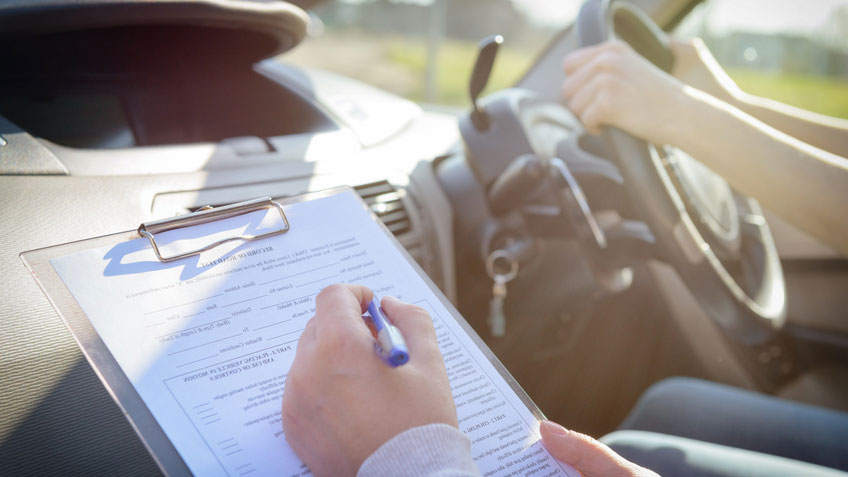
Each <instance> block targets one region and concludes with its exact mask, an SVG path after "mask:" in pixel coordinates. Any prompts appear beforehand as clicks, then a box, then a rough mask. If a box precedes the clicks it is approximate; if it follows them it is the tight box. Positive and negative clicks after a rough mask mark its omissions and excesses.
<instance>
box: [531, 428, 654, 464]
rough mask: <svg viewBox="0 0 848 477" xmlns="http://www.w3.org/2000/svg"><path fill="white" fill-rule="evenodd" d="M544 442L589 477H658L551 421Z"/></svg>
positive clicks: (544, 431) (545, 432)
mask: <svg viewBox="0 0 848 477" xmlns="http://www.w3.org/2000/svg"><path fill="white" fill-rule="evenodd" d="M540 430H541V432H542V442H543V443H544V444H545V447H546V448H547V449H548V451H549V452H550V453H551V455H553V456H554V457H555V458H557V459H558V460H560V461H562V462H564V463H566V464H569V465H570V466H572V467H574V468H575V469H577V470H579V471H580V473H582V474H583V475H584V476H585V477H594V476H610V477H632V476H654V477H656V474H654V473H653V472H651V471H649V470H647V469H644V468H642V467H639V466H638V465H636V464H634V463H632V462H629V461H628V460H626V459H624V458H623V457H621V456H620V455H618V454H616V453H615V451H613V450H612V449H610V448H609V447H607V446H606V445H604V444H602V443H601V442H598V441H597V440H595V439H593V438H591V437H589V436H587V435H586V434H581V433H579V432H574V431H569V430H568V429H566V428H564V427H562V426H560V425H559V424H556V423H554V422H551V421H542V424H541V426H540Z"/></svg>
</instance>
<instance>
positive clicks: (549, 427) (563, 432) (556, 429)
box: [542, 421, 568, 436]
mask: <svg viewBox="0 0 848 477" xmlns="http://www.w3.org/2000/svg"><path fill="white" fill-rule="evenodd" d="M542 426H543V427H544V428H545V430H546V431H548V432H550V433H551V434H553V435H556V436H567V435H568V429H566V428H564V427H562V426H560V425H559V424H557V423H555V422H552V421H542Z"/></svg>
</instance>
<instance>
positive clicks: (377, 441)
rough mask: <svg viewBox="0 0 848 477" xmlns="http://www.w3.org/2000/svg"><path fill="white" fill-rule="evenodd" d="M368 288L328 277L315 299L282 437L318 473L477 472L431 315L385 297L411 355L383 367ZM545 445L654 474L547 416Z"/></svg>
mask: <svg viewBox="0 0 848 477" xmlns="http://www.w3.org/2000/svg"><path fill="white" fill-rule="evenodd" d="M370 300H371V291H370V290H369V289H367V288H365V287H362V286H355V285H334V286H331V287H327V288H325V289H324V290H323V291H322V292H321V293H320V294H319V295H318V297H317V298H316V312H315V316H314V317H312V319H311V320H309V322H308V323H307V325H306V329H304V331H303V335H302V336H301V339H300V342H299V343H298V346H297V352H296V354H295V359H294V362H293V363H292V367H291V370H290V371H289V374H288V377H287V379H286V387H285V390H284V392H283V430H284V432H285V436H286V440H287V441H288V442H289V445H291V447H292V449H293V450H294V451H295V452H296V453H297V455H298V456H299V457H300V458H301V460H302V461H303V462H304V463H305V464H306V465H307V466H308V467H309V469H310V470H311V471H312V472H313V473H314V474H315V475H319V476H320V475H339V476H347V475H354V474H358V475H360V476H378V475H379V476H395V475H408V476H430V475H439V476H447V475H451V476H457V477H463V476H477V475H479V472H478V471H477V469H476V467H475V465H474V462H473V460H472V459H471V444H470V442H469V440H468V438H467V437H466V436H465V434H463V433H461V432H460V431H459V430H458V429H457V419H456V407H455V406H454V402H453V397H452V395H451V390H450V385H449V383H448V377H447V372H446V371H445V365H444V361H443V359H442V355H441V353H440V352H439V347H438V344H437V342H436V333H435V331H434V330H433V324H432V321H431V319H430V317H429V315H428V314H427V312H426V311H424V310H423V309H421V308H419V307H417V306H413V305H409V304H406V303H402V302H400V301H398V300H395V299H392V298H384V299H383V301H382V306H383V309H384V310H385V312H386V315H387V316H388V318H389V319H390V320H392V322H393V323H394V325H395V326H397V327H398V328H400V330H401V332H402V333H403V335H404V338H405V340H406V342H407V345H408V347H409V354H410V360H409V362H408V363H407V364H405V365H403V366H401V367H398V368H389V367H388V366H386V365H385V364H384V363H383V362H382V361H381V360H380V359H379V358H378V357H377V356H376V355H375V353H374V347H373V344H374V342H373V337H372V335H371V331H370V330H369V329H368V327H367V326H366V325H365V323H364V321H363V320H362V313H363V312H364V311H365V308H366V306H367V303H368V302H369V301H370ZM541 430H542V439H543V441H544V443H545V446H547V448H548V449H549V450H550V452H551V454H552V455H553V456H554V457H556V458H557V459H560V460H561V461H563V462H566V463H568V464H572V465H573V466H574V467H577V468H578V469H579V470H581V471H582V473H583V475H585V476H586V477H591V476H594V475H599V476H600V475H605V476H621V477H624V476H636V475H642V476H653V477H656V474H654V473H652V472H650V471H648V470H646V469H643V468H641V467H639V466H637V465H636V464H633V463H630V462H628V461H626V460H625V459H624V458H622V457H620V456H619V455H618V454H616V453H615V452H613V451H612V450H611V449H610V448H609V447H607V446H605V445H603V444H601V443H599V442H598V441H596V440H594V439H592V438H591V437H588V436H586V435H583V434H579V433H576V432H569V431H567V430H565V429H564V428H563V427H562V426H559V425H557V424H554V423H550V422H545V423H543V424H542V428H541Z"/></svg>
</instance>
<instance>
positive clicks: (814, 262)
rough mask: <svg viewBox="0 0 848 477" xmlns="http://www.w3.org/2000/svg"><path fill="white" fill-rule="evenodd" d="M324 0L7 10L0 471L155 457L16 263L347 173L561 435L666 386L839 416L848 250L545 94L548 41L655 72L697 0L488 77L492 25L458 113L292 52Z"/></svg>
mask: <svg viewBox="0 0 848 477" xmlns="http://www.w3.org/2000/svg"><path fill="white" fill-rule="evenodd" d="M313 3H315V2H310V1H308V0H292V1H291V2H282V1H275V2H250V1H239V0H194V1H189V0H152V1H150V0H148V1H141V0H33V1H30V2H7V3H0V45H2V46H3V48H2V51H3V52H4V53H3V59H2V67H0V85H2V87H0V197H1V198H2V202H3V205H2V206H0V229H2V232H3V233H2V236H0V254H1V255H0V257H2V259H0V277H2V282H3V283H4V286H3V287H2V291H0V297H2V300H0V301H1V302H2V305H0V340H2V344H0V360H2V366H0V403H2V404H0V405H2V412H0V474H3V475H34V474H38V475H54V474H63V475H68V474H82V473H85V474H111V475H149V474H156V473H159V468H158V467H157V465H156V463H155V462H154V460H153V459H152V458H151V456H150V455H149V453H148V451H147V449H146V448H145V446H144V444H143V443H142V442H141V441H140V440H139V439H138V437H137V436H136V434H135V431H134V429H133V426H132V425H131V424H130V423H129V422H128V421H127V419H126V417H125V416H124V415H123V413H122V412H121V410H120V408H119V407H118V406H117V405H116V404H115V403H114V401H113V399H112V396H110V394H109V392H107V390H106V389H105V388H104V387H103V385H102V384H101V382H100V379H99V377H98V376H97V374H96V373H95V372H94V371H93V370H92V369H91V367H90V366H89V364H88V362H87V361H86V358H85V357H84V356H83V354H82V353H81V352H80V349H79V347H78V345H77V343H76V342H75V340H74V338H73V336H72V335H71V333H70V332H69V331H68V329H67V328H66V326H65V324H64V323H63V321H62V319H61V318H60V317H59V315H58V314H57V313H56V311H54V308H53V307H52V305H51V303H50V301H49V300H48V299H47V298H46V297H45V295H44V294H43V293H42V291H41V290H40V289H39V286H38V284H37V283H36V281H35V280H34V279H33V277H32V276H31V275H30V273H29V271H28V270H27V268H26V267H25V265H24V263H23V262H22V261H21V258H20V254H21V253H23V252H25V251H29V250H33V249H38V248H42V247H48V246H52V245H57V244H61V243H66V242H72V241H77V240H83V239H86V238H89V237H95V236H101V235H106V234H110V233H115V232H119V231H126V230H134V229H136V228H138V226H139V223H140V222H143V221H151V220H157V219H162V218H167V217H173V216H175V215H181V214H186V213H189V212H193V211H196V210H198V209H200V208H201V207H204V206H207V205H211V206H213V207H216V206H222V205H227V204H232V203H236V202H241V201H246V200H250V199H255V198H257V197H264V196H268V197H272V198H284V197H287V196H292V195H296V194H300V193H303V192H307V191H317V190H322V189H327V188H331V187H337V186H349V187H352V188H353V189H354V190H355V191H356V192H357V193H358V194H359V195H360V196H361V197H362V198H363V199H364V200H365V201H366V202H367V203H368V204H369V206H370V207H371V209H372V210H373V211H374V213H375V214H376V215H377V217H379V219H380V220H381V221H382V223H383V224H384V225H385V226H386V227H387V228H388V229H389V230H390V231H391V232H392V233H393V234H394V236H395V237H396V238H397V240H398V241H399V242H400V243H401V244H402V245H403V246H404V247H405V249H406V250H407V251H408V252H409V254H410V255H411V256H412V257H413V258H414V259H415V260H416V261H417V262H418V264H419V265H420V266H421V267H422V268H423V270H424V271H425V272H426V273H427V274H428V275H429V277H430V278H431V279H432V280H433V281H434V282H435V284H436V285H437V286H438V287H439V288H440V289H441V291H442V292H443V293H444V294H445V296H447V297H448V298H449V299H450V300H451V302H452V303H453V304H454V305H455V306H456V308H457V309H458V310H459V312H460V313H461V314H462V316H464V317H465V319H466V320H467V321H468V322H469V323H470V324H471V325H472V326H473V328H474V330H475V331H476V332H477V333H478V334H479V336H480V337H481V338H483V340H484V341H485V342H486V344H487V345H488V346H489V347H490V348H491V349H492V351H493V352H494V353H495V355H496V356H497V357H498V358H499V359H500V360H501V362H502V363H503V364H504V365H505V366H506V368H507V369H508V370H509V372H510V373H511V374H512V375H513V377H514V378H515V379H516V380H517V382H518V383H519V384H520V385H521V387H523V388H524V389H525V390H526V391H527V393H528V394H529V395H530V397H531V398H532V399H533V401H534V402H535V403H536V404H537V405H538V406H539V408H540V409H541V410H542V411H543V412H544V413H545V415H546V416H547V417H548V418H549V419H552V420H555V421H557V422H561V423H563V424H565V425H567V426H569V428H572V429H576V430H579V431H581V432H584V433H587V434H590V435H593V436H596V437H597V436H601V435H603V434H605V433H608V432H611V431H613V430H615V429H616V427H617V426H618V424H619V423H620V422H621V421H622V419H624V418H625V416H626V415H627V413H628V412H629V411H630V409H631V408H632V407H633V405H634V403H635V402H636V401H637V399H638V397H639V396H640V395H641V394H642V393H643V392H644V391H645V390H646V389H647V388H648V387H650V386H651V385H652V384H654V383H656V382H658V381H660V380H662V379H663V378H666V377H670V376H691V377H696V378H701V379H704V380H708V381H713V382H717V383H723V384H728V385H732V386H736V387H740V388H743V389H748V390H753V391H757V392H759V393H763V394H769V395H774V396H779V397H784V398H787V399H791V400H794V401H798V402H804V403H809V404H814V405H818V406H823V407H827V408H832V409H839V410H848V319H846V318H848V317H846V310H848V293H846V291H848V260H846V258H845V257H844V256H842V255H841V254H839V253H838V252H836V251H834V250H832V249H830V248H829V247H827V246H825V245H823V244H821V243H819V242H818V241H817V240H816V239H814V238H812V237H811V236H809V235H807V234H806V233H804V232H802V231H800V230H798V229H796V228H795V227H794V226H793V225H791V224H789V223H788V222H786V221H785V220H783V219H781V218H780V217H779V216H778V215H776V214H774V213H772V212H771V211H769V210H763V209H762V208H761V207H760V206H759V204H758V203H757V202H756V201H755V200H754V199H752V198H750V197H745V196H743V195H741V194H740V193H738V192H737V191H734V190H732V189H731V188H730V186H729V185H727V182H725V181H724V180H723V179H722V178H721V177H719V176H717V175H715V174H714V173H712V172H711V171H709V169H707V168H706V167H705V166H703V165H702V164H701V163H699V162H697V160H696V159H697V158H692V157H689V156H688V155H686V153H684V152H682V151H679V150H677V149H674V148H672V147H668V146H665V145H655V144H649V143H646V142H645V141H642V140H640V139H639V138H635V137H632V136H630V135H628V134H626V133H624V132H622V131H618V130H613V129H610V130H607V131H605V132H604V133H603V134H599V135H595V134H590V133H588V132H587V131H586V130H585V129H584V128H583V126H582V124H581V123H580V121H579V120H578V119H577V118H575V117H574V116H573V115H572V114H571V113H570V112H569V110H568V109H567V108H566V107H565V106H564V104H563V101H562V99H561V97H560V85H561V83H562V81H563V77H564V76H563V72H562V67H561V65H562V58H563V57H564V56H565V55H566V54H567V53H568V52H570V51H573V50H574V49H576V48H578V47H580V46H588V45H592V44H595V43H598V42H600V41H603V40H606V39H610V38H619V39H622V40H624V41H626V42H627V43H629V44H630V45H631V46H632V47H633V48H634V49H635V50H636V51H637V52H639V53H640V54H642V55H643V56H645V57H646V58H648V59H649V60H651V61H653V62H654V63H655V64H656V65H657V66H659V67H661V68H664V69H666V70H669V69H670V68H671V64H672V63H673V61H674V59H673V57H672V56H671V53H670V49H669V48H668V35H669V34H670V32H672V31H673V30H674V29H675V28H676V27H677V26H678V25H679V24H680V23H681V22H682V21H683V20H684V19H685V18H686V17H687V15H689V14H690V13H691V12H692V11H693V9H695V8H696V7H697V5H698V4H699V3H700V2H699V1H698V0H631V2H630V3H625V2H613V6H610V5H609V4H610V2H589V3H590V4H593V5H595V7H596V8H595V9H594V10H593V9H592V8H584V9H583V10H581V12H580V15H578V16H577V17H576V18H575V20H574V21H573V22H570V23H569V24H567V25H562V27H561V30H560V31H559V32H558V33H557V35H556V36H555V37H554V38H553V40H552V41H551V42H550V43H549V44H548V45H546V46H545V48H544V49H543V50H542V53H541V55H539V56H538V57H537V58H535V59H534V60H533V61H532V64H531V67H530V69H529V70H528V71H527V72H526V73H524V75H523V76H522V77H521V79H520V80H519V81H518V82H517V84H515V85H513V86H512V87H510V88H506V89H502V90H496V91H491V90H490V89H491V88H490V89H487V88H486V86H487V81H488V80H489V76H490V72H491V69H492V64H493V63H496V62H497V58H498V51H499V48H502V46H501V45H502V42H504V41H507V42H508V41H509V39H508V38H506V40H504V39H503V38H501V37H499V36H498V33H500V32H497V31H492V32H491V34H492V36H490V37H486V38H484V39H481V43H480V45H479V54H478V56H477V58H476V63H470V64H468V65H467V69H466V70H463V71H456V72H454V73H452V74H455V75H457V76H460V77H461V78H462V81H463V84H468V91H469V95H468V102H467V107H465V108H460V109H459V110H456V111H454V110H450V109H446V108H439V107H437V106H434V105H428V104H423V105H422V104H417V103H416V102H413V101H410V100H408V99H405V98H402V97H399V96H397V95H395V94H392V93H389V92H386V91H383V90H381V89H379V88H377V87H374V86H371V85H368V84H365V83H362V82H360V81H357V80H354V79H351V78H347V77H344V76H340V75H338V74H336V73H331V72H328V71H323V70H319V69H312V68H307V67H303V66H299V65H296V64H293V63H290V62H288V61H287V52H289V51H290V50H293V51H296V49H297V48H298V45H299V44H300V43H302V42H305V43H308V42H310V41H312V40H313V38H311V36H310V35H311V33H310V32H309V24H310V17H309V15H308V14H307V13H305V10H308V9H310V8H312V7H313ZM640 114H642V115H643V116H644V120H645V121H650V120H651V111H641V112H640ZM843 205H844V204H834V207H842V206H843ZM498 284H502V285H503V286H502V287H500V288H499V287H498V286H497V285H498ZM498 310H500V312H498Z"/></svg>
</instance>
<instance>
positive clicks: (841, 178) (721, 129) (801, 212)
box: [669, 88, 848, 255]
mask: <svg viewBox="0 0 848 477" xmlns="http://www.w3.org/2000/svg"><path fill="white" fill-rule="evenodd" d="M677 105H678V106H679V107H680V108H681V109H680V112H681V116H680V117H688V118H690V119H689V121H688V122H686V123H685V124H681V125H679V127H678V128H676V129H675V132H674V133H673V135H672V137H670V138H669V142H670V143H671V144H672V145H674V146H677V147H679V148H681V149H683V150H685V151H686V152H688V153H689V154H691V155H692V156H693V157H695V158H697V159H699V160H700V161H702V162H704V163H705V164H707V165H708V166H709V167H710V168H711V169H713V170H714V171H715V172H716V173H718V174H719V175H721V176H723V177H725V178H726V179H727V181H728V182H729V183H730V184H731V185H732V186H733V187H734V188H735V189H737V190H739V191H740V192H742V193H743V194H746V195H750V196H752V197H754V198H756V199H757V200H759V201H760V202H762V203H763V205H765V206H766V207H768V208H769V209H771V210H773V211H774V212H776V213H778V214H779V215H781V216H782V217H784V218H785V219H787V220H789V221H790V222H792V223H794V224H795V225H796V226H798V227H799V228H801V229H802V230H805V231H807V232H808V233H810V234H811V235H813V236H815V237H818V238H819V239H820V240H822V241H823V242H824V243H826V244H828V245H830V246H832V247H833V248H835V249H836V250H838V251H840V252H841V253H843V254H845V255H848V212H847V211H846V206H848V160H846V159H845V158H842V157H839V156H837V155H834V154H831V153H829V152H827V151H824V150H822V149H819V148H817V147H814V146H811V145H809V144H807V143H804V142H802V141H799V140H798V139H795V138H793V137H792V136H789V135H787V134H785V133H783V132H781V131H778V130H777V129H775V128H773V127H771V126H769V125H767V124H765V123H763V122H761V121H759V120H757V119H756V118H754V117H753V116H751V115H749V114H747V113H745V112H743V111H741V110H739V109H737V108H735V107H733V106H731V105H729V104H727V103H725V102H723V101H721V100H718V99H716V98H714V97H712V96H710V95H708V94H706V93H703V92H701V91H698V90H696V89H694V88H685V89H684V90H683V91H682V94H681V95H680V97H679V98H678V100H677ZM683 114H685V116H683Z"/></svg>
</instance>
